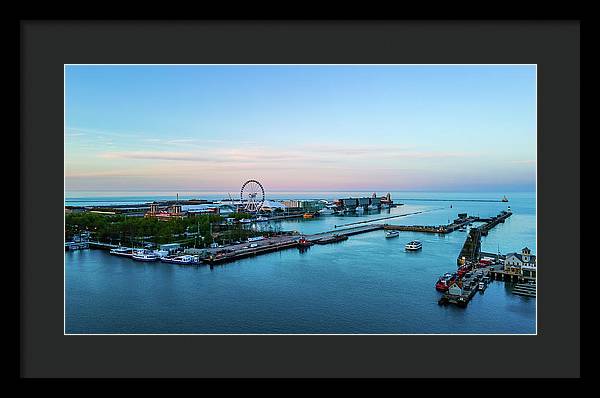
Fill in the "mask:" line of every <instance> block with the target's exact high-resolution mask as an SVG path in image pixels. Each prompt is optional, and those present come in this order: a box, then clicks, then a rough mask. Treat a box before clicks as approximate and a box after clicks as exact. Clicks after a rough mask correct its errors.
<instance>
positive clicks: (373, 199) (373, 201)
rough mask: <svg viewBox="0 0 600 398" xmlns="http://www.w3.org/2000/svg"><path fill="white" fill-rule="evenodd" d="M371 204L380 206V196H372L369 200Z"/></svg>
mask: <svg viewBox="0 0 600 398" xmlns="http://www.w3.org/2000/svg"><path fill="white" fill-rule="evenodd" d="M370 205H371V206H377V207H379V206H381V198H377V197H373V198H371V202H370Z"/></svg>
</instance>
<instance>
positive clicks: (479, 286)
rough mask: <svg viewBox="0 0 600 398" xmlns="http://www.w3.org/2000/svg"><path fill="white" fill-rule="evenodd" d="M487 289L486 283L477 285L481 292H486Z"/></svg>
mask: <svg viewBox="0 0 600 398" xmlns="http://www.w3.org/2000/svg"><path fill="white" fill-rule="evenodd" d="M486 287H487V285H486V283H485V282H484V281H481V282H479V284H478V285H477V288H478V289H479V291H481V292H483V291H484V290H485V288H486Z"/></svg>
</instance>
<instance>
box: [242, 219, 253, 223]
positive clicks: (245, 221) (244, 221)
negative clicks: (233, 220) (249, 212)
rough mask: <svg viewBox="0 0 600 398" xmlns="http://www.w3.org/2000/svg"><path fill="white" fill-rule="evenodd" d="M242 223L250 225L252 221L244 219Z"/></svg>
mask: <svg viewBox="0 0 600 398" xmlns="http://www.w3.org/2000/svg"><path fill="white" fill-rule="evenodd" d="M240 222H241V223H243V224H250V223H251V222H252V220H251V219H249V218H242V219H241V220H240Z"/></svg>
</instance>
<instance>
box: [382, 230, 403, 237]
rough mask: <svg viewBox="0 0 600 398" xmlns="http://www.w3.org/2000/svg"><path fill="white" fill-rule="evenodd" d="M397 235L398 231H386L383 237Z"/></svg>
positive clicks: (398, 234)
mask: <svg viewBox="0 0 600 398" xmlns="http://www.w3.org/2000/svg"><path fill="white" fill-rule="evenodd" d="M397 236H400V232H399V231H387V232H386V233H385V237H386V238H395V237H397Z"/></svg>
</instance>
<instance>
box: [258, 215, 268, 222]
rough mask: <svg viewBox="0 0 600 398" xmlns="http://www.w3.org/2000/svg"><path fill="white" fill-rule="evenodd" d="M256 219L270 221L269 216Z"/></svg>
mask: <svg viewBox="0 0 600 398" xmlns="http://www.w3.org/2000/svg"><path fill="white" fill-rule="evenodd" d="M256 221H269V219H268V218H267V217H263V216H260V217H258V218H257V219H256Z"/></svg>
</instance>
